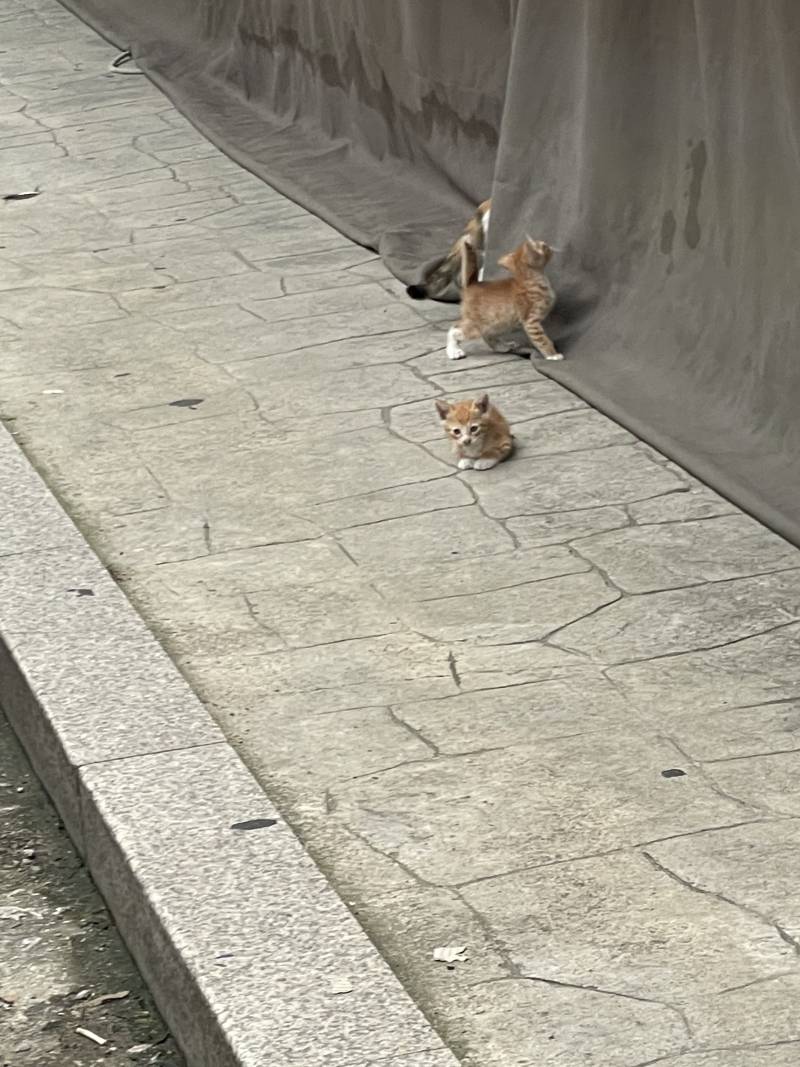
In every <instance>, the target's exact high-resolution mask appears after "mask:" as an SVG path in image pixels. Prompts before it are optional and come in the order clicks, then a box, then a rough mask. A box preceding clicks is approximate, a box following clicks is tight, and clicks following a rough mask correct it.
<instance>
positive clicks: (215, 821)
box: [81, 745, 453, 1067]
mask: <svg viewBox="0 0 800 1067" xmlns="http://www.w3.org/2000/svg"><path fill="white" fill-rule="evenodd" d="M81 778H82V782H81V784H82V792H83V802H84V805H85V816H84V817H85V819H86V823H87V826H86V829H87V833H86V839H87V842H88V858H89V863H90V865H91V866H92V867H93V868H94V869H95V870H96V871H97V872H98V874H97V875H96V877H97V881H98V886H99V888H100V890H101V892H102V893H103V896H104V897H105V899H106V900H107V901H108V902H109V904H110V905H111V907H112V909H113V910H114V911H115V913H116V914H117V915H118V916H120V918H119V920H118V921H119V922H120V924H121V925H122V926H123V929H126V938H127V941H128V944H129V945H130V947H131V950H132V952H133V954H134V956H135V957H136V958H137V959H138V960H139V961H140V964H141V966H142V967H143V969H144V973H145V976H146V977H148V978H150V979H151V980H152V981H153V982H154V984H155V983H157V982H159V981H163V978H162V979H156V978H155V976H154V974H153V967H154V966H158V967H159V968H161V969H163V970H164V971H167V972H168V971H171V970H172V971H174V979H173V980H174V981H175V984H176V988H181V985H179V984H178V983H179V981H180V978H179V976H181V975H183V976H184V981H183V983H182V985H183V987H184V988H185V995H184V996H175V997H174V998H173V1000H172V1002H171V1003H170V1004H169V1005H168V1006H167V1007H166V1008H165V1009H164V1010H165V1014H166V1016H167V1021H168V1022H169V1023H170V1024H171V1026H172V1027H173V1028H174V1029H175V1031H176V1032H177V1033H179V1034H181V1035H183V1042H184V1044H185V1047H186V1051H187V1056H188V1059H189V1062H190V1063H191V1062H197V1063H206V1062H208V1063H212V1062H213V1063H216V1062H229V1061H230V1062H233V1060H232V1059H231V1051H232V1050H235V1055H236V1056H237V1057H238V1061H237V1062H241V1063H247V1064H249V1063H252V1064H256V1063H263V1062H264V1061H265V1059H267V1058H272V1059H275V1058H278V1059H279V1061H280V1062H281V1063H286V1064H297V1065H298V1067H300V1065H303V1067H305V1065H312V1064H320V1065H322V1064H330V1063H332V1062H334V1063H346V1062H348V1061H356V1062H357V1059H358V1058H359V1057H360V1058H361V1059H363V1060H364V1061H367V1062H370V1061H372V1062H374V1061H377V1060H381V1059H388V1057H390V1056H393V1055H398V1056H404V1055H405V1056H411V1055H413V1054H414V1053H417V1052H419V1053H422V1052H427V1051H429V1050H431V1051H432V1050H433V1048H435V1047H436V1045H438V1044H439V1042H438V1041H437V1040H436V1039H435V1038H434V1037H433V1034H432V1032H431V1030H430V1027H429V1025H428V1023H427V1022H426V1021H425V1020H424V1018H423V1016H422V1015H421V1013H419V1011H418V1009H416V1008H415V1007H414V1005H413V1004H412V1002H411V1001H410V1000H409V999H408V998H407V997H406V996H405V994H404V992H403V990H402V988H401V987H400V985H399V983H398V982H397V979H396V978H395V977H394V976H393V975H392V974H391V972H390V970H389V968H388V967H387V966H386V964H385V963H384V961H383V960H382V959H381V958H380V956H379V955H378V954H377V953H376V952H375V951H374V948H373V946H372V945H371V944H370V942H369V940H368V939H367V938H366V937H365V936H364V934H363V931H362V930H361V929H360V928H359V926H358V924H357V923H356V922H355V920H354V919H353V917H352V915H351V914H350V913H349V912H348V910H347V908H346V907H345V906H344V904H343V903H342V902H341V901H340V900H339V899H338V898H337V897H336V896H335V894H334V893H332V892H331V890H330V887H329V886H328V884H327V882H326V881H325V879H324V878H323V877H322V875H321V874H320V872H319V871H318V870H317V868H316V867H315V866H314V864H313V862H312V861H311V859H310V858H309V857H308V856H307V855H306V854H305V852H304V851H303V850H302V849H301V848H300V847H299V846H298V842H297V839H296V838H295V837H294V835H293V834H292V832H291V830H289V828H288V827H287V826H286V824H285V823H283V821H282V820H281V819H280V816H279V815H278V813H277V812H275V811H274V809H273V808H272V806H271V805H270V804H269V803H268V801H267V800H266V798H265V797H264V795H263V793H262V792H261V790H260V789H259V788H258V786H257V785H256V783H255V782H254V781H253V780H252V778H251V777H250V775H249V773H248V772H247V771H246V770H245V768H244V766H243V765H242V763H241V761H240V760H239V759H238V757H237V756H236V755H235V754H234V753H233V752H232V750H231V749H230V748H228V747H227V746H224V745H223V746H213V747H211V748H206V749H203V750H195V752H188V751H183V752H180V753H167V754H156V755H151V756H145V757H140V758H138V759H134V760H125V761H122V762H120V763H117V764H114V765H110V764H105V765H95V766H92V767H87V768H85V769H84V770H83V772H82V775H81ZM265 818H266V819H268V820H274V824H272V825H267V826H266V827H261V828H254V829H247V828H246V827H245V828H242V829H237V824H240V823H243V822H244V823H247V822H249V821H252V820H256V819H265ZM123 868H127V869H128V870H124V869H123ZM134 886H140V887H142V888H141V889H139V890H138V891H133V892H132V889H133V887H134ZM164 928H166V929H168V930H169V933H170V942H171V943H170V944H168V945H164V944H163V936H162V935H160V931H161V930H163V929H164ZM159 944H161V945H162V947H163V957H162V958H161V959H159V958H158V956H157V955H156V953H155V949H156V946H158V945H159ZM156 961H158V962H157V963H156ZM342 981H344V982H345V983H346V984H347V985H348V986H349V987H350V992H348V993H344V994H340V993H337V992H336V990H337V988H338V985H337V984H338V983H340V982H342ZM203 997H204V998H205V999H206V1000H207V1002H208V1005H209V1007H210V1009H211V1011H210V1012H209V1011H208V1010H207V1009H206V1010H203V1008H202V1007H201V998H203ZM226 1046H228V1047H226ZM440 1047H441V1046H440ZM215 1056H219V1057H220V1059H219V1060H218V1059H216V1058H215ZM222 1057H224V1059H223V1058H222ZM452 1062H453V1061H452V1059H451V1063H452ZM446 1063H447V1061H446V1059H445V1060H444V1063H443V1067H444V1065H446Z"/></svg>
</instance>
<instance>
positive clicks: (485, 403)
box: [475, 393, 489, 415]
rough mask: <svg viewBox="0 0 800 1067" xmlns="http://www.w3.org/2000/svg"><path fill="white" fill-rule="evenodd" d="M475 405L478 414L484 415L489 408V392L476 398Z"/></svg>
mask: <svg viewBox="0 0 800 1067" xmlns="http://www.w3.org/2000/svg"><path fill="white" fill-rule="evenodd" d="M475 407H476V408H477V409H478V412H479V414H481V415H485V414H486V412H487V411H488V410H489V394H488V393H484V394H483V396H482V397H481V398H480V399H479V400H478V402H477V404H476V405H475Z"/></svg>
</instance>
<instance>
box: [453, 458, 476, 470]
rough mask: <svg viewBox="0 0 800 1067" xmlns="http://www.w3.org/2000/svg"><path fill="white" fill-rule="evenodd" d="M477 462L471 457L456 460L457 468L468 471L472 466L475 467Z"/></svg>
mask: <svg viewBox="0 0 800 1067" xmlns="http://www.w3.org/2000/svg"><path fill="white" fill-rule="evenodd" d="M478 463H480V460H478ZM478 463H475V462H474V461H473V460H471V459H460V460H459V461H458V469H459V470H460V471H469V470H472V468H473V467H477V466H478Z"/></svg>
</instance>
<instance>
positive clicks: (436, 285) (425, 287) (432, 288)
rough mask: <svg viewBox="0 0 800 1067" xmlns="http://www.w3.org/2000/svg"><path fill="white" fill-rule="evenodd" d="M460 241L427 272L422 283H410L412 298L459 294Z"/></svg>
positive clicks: (407, 290)
mask: <svg viewBox="0 0 800 1067" xmlns="http://www.w3.org/2000/svg"><path fill="white" fill-rule="evenodd" d="M459 243H460V242H459V241H457V242H456V243H455V244H454V245H453V247H452V248H451V249H450V251H449V252H448V253H447V255H446V256H444V257H443V258H442V259H440V260H439V261H438V262H437V263H434V264H433V266H432V267H431V268H430V269H429V270H428V272H427V273H426V274H425V277H424V278H423V279H422V282H421V284H420V285H409V287H408V288H407V289H406V292H407V293H408V295H409V296H410V297H411V299H412V300H426V299H430V300H437V299H439V298H441V297H447V296H450V297H452V296H454V295H456V294H457V289H456V287H455V282H456V279H457V277H458V266H459V261H460V258H461V257H460V249H459Z"/></svg>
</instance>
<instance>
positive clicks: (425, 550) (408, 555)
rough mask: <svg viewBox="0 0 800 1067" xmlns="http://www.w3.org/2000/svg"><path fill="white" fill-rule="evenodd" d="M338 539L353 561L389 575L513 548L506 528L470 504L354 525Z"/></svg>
mask: <svg viewBox="0 0 800 1067" xmlns="http://www.w3.org/2000/svg"><path fill="white" fill-rule="evenodd" d="M339 542H340V543H341V544H342V545H343V546H344V548H345V549H346V550H347V552H348V553H349V554H350V555H351V556H352V557H353V558H354V559H355V560H356V562H357V563H359V564H362V565H364V566H366V567H369V568H370V569H372V570H380V569H381V568H382V569H383V570H384V572H386V571H389V572H390V573H394V572H395V571H396V568H397V565H398V564H404V565H408V564H413V563H416V562H435V561H440V562H445V563H446V562H447V561H448V560H452V559H457V558H463V557H465V556H487V555H492V554H493V553H495V552H502V551H503V550H504V549H510V548H512V547H513V543H512V541H511V538H510V537H509V536H508V534H507V533H506V532H505V530H503V529H502V527H500V526H498V525H497V524H496V523H494V522H492V520H491V519H488V518H487V517H486V516H485V515H482V514H481V512H480V511H479V510H478V509H477V508H476V507H475V506H474V505H471V506H468V507H458V508H453V509H451V510H447V511H432V512H430V513H429V514H427V515H414V516H412V517H410V518H400V519H387V520H386V521H385V522H382V523H375V524H374V525H372V526H356V527H354V528H352V529H349V530H344V531H342V532H341V533H340V534H339Z"/></svg>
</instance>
